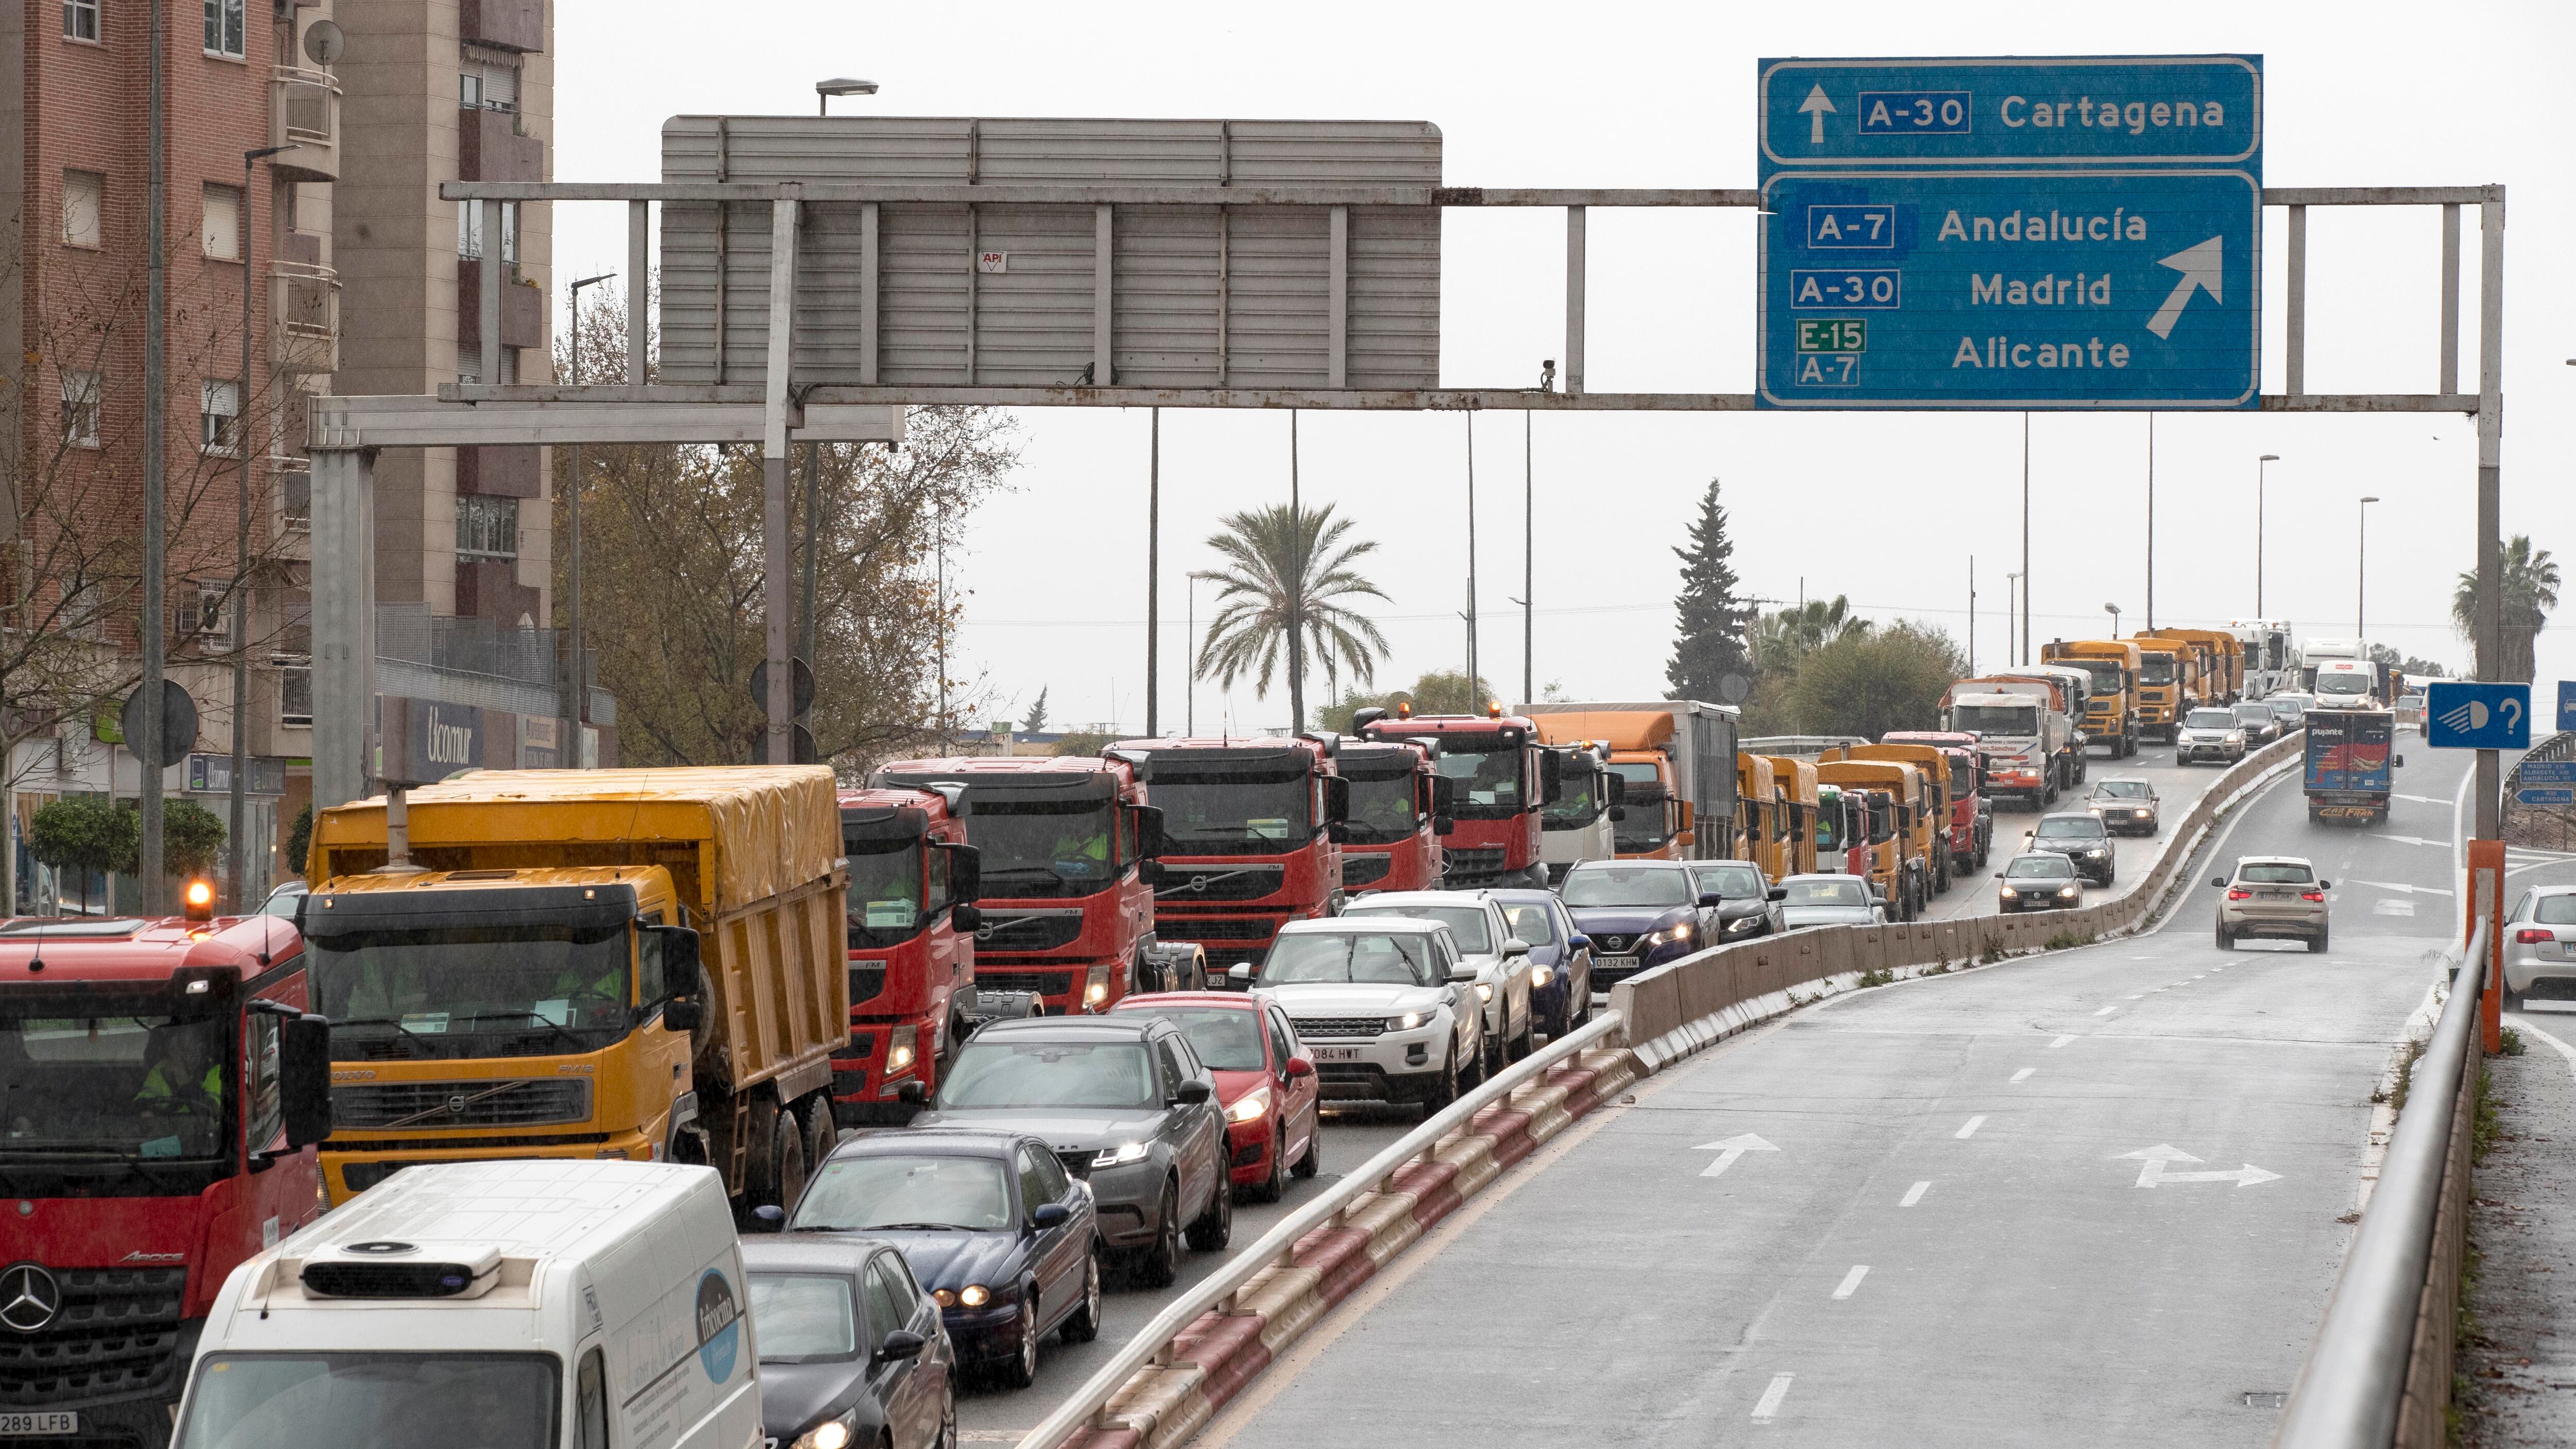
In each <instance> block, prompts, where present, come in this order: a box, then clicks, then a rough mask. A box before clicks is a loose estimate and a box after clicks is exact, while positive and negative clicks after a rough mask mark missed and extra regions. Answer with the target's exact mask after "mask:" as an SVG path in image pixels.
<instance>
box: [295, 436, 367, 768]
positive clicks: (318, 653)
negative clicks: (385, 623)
mask: <svg viewBox="0 0 2576 1449" xmlns="http://www.w3.org/2000/svg"><path fill="white" fill-rule="evenodd" d="M312 454H313V523H312V535H311V537H312V547H313V575H312V598H313V605H312V607H313V623H312V628H313V808H314V810H315V811H316V812H320V811H323V810H328V809H330V808H331V807H332V806H334V805H341V804H345V803H347V802H349V801H351V800H360V799H364V798H365V797H366V796H367V795H369V794H371V793H372V788H371V786H372V782H373V780H374V776H375V771H374V769H373V768H372V762H371V760H370V758H369V757H370V755H371V754H372V749H371V745H372V742H373V738H374V734H375V730H374V725H375V718H374V709H375V698H376V687H375V685H376V681H375V660H376V484H375V454H374V452H373V451H372V450H370V449H365V448H331V447H315V448H314V449H312Z"/></svg>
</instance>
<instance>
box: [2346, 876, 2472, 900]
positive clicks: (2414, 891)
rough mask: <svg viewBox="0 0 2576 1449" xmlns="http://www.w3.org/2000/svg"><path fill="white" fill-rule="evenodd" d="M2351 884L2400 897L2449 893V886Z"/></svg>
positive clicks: (2392, 882) (2393, 882)
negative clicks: (2391, 892) (2393, 892)
mask: <svg viewBox="0 0 2576 1449" xmlns="http://www.w3.org/2000/svg"><path fill="white" fill-rule="evenodd" d="M2353 884H2354V885H2357V886H2368V887H2370V888H2371V889H2372V890H2380V891H2395V892H2397V893H2398V894H2399V895H2401V896H2447V895H2449V894H2450V893H2451V888H2450V887H2449V886H2427V885H2408V884H2407V883H2406V882H2404V881H2397V880H2356V881H2354V882H2353ZM2337 894H2341V892H2337Z"/></svg>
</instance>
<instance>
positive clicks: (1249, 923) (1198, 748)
mask: <svg viewBox="0 0 2576 1449" xmlns="http://www.w3.org/2000/svg"><path fill="white" fill-rule="evenodd" d="M1340 753H1341V736H1339V735H1330V734H1306V735H1299V736H1297V737H1295V738H1293V739H1276V738H1269V737H1263V738H1253V739H1236V738H1233V737H1231V736H1228V737H1223V738H1214V739H1210V738H1205V737H1201V738H1194V739H1159V740H1121V741H1119V742H1118V743H1116V744H1114V745H1111V746H1109V747H1108V748H1107V749H1104V750H1102V751H1101V754H1102V755H1104V756H1106V757H1107V758H1109V759H1111V760H1116V761H1122V762H1124V763H1126V764H1128V765H1130V766H1132V767H1133V768H1134V769H1135V770H1136V772H1137V775H1138V777H1139V778H1141V779H1142V780H1143V781H1144V782H1145V798H1146V799H1148V800H1150V801H1152V802H1153V804H1154V808H1155V809H1157V810H1159V811H1160V812H1162V830H1163V842H1164V852H1163V855H1162V861H1161V864H1162V870H1161V877H1162V879H1161V881H1160V883H1159V884H1158V885H1157V886H1156V887H1155V890H1154V931H1155V934H1156V936H1157V937H1159V938H1160V939H1161V940H1162V941H1164V942H1165V943H1167V944H1168V943H1178V942H1184V941H1187V942H1193V943H1196V944H1197V945H1199V946H1200V947H1202V948H1204V949H1205V951H1206V953H1207V962H1208V966H1209V972H1210V974H1211V976H1213V975H1214V974H1215V973H1216V972H1218V971H1222V970H1224V969H1227V968H1229V967H1231V966H1233V965H1235V964H1236V963H1239V962H1250V963H1252V964H1254V965H1256V966H1257V965H1259V964H1260V963H1261V961H1262V959H1263V958H1264V957H1266V956H1268V955H1269V954H1270V942H1271V940H1272V939H1273V938H1274V937H1276V936H1277V935H1278V934H1279V928H1280V927H1281V926H1282V925H1284V924H1286V923H1287V922H1289V921H1302V920H1313V919H1316V918H1318V917H1322V916H1331V915H1338V914H1340V912H1341V909H1342V901H1343V894H1342V847H1341V840H1342V835H1343V832H1344V825H1343V822H1344V821H1345V819H1346V818H1347V817H1348V815H1349V812H1350V799H1351V797H1350V790H1351V787H1350V782H1348V781H1346V780H1344V779H1342V778H1341V776H1340V775H1339V774H1338V773H1336V772H1335V769H1334V757H1335V756H1336V755H1338V754H1340Z"/></svg>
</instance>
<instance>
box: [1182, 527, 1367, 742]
mask: <svg viewBox="0 0 2576 1449" xmlns="http://www.w3.org/2000/svg"><path fill="white" fill-rule="evenodd" d="M1224 524H1225V526H1224V530H1223V531H1222V532H1219V533H1216V534H1214V535H1211V536H1210V537H1209V539H1208V547H1210V548H1212V549H1215V550H1216V551H1217V553H1218V554H1219V555H1221V556H1222V557H1223V558H1224V560H1225V566H1224V567H1222V568H1219V569H1213V570H1210V571H1209V572H1208V573H1207V574H1206V575H1204V577H1206V578H1207V579H1209V580H1210V581H1212V582H1214V583H1215V584H1216V585H1217V596H1216V603H1217V611H1216V617H1214V618H1212V619H1210V620H1208V626H1207V633H1206V634H1205V635H1204V636H1203V641H1204V642H1202V643H1201V645H1200V647H1199V657H1198V663H1197V665H1196V667H1195V670H1194V672H1195V673H1196V675H1197V677H1199V678H1201V679H1207V678H1211V677H1213V678H1214V679H1215V680H1216V681H1217V683H1218V684H1220V685H1224V686H1231V685H1232V684H1233V683H1234V682H1235V681H1236V680H1237V679H1240V678H1242V677H1243V676H1245V675H1247V674H1248V675H1251V676H1252V686H1253V691H1254V692H1255V693H1256V694H1260V695H1263V696H1267V695H1268V694H1269V693H1270V680H1271V676H1272V674H1273V673H1274V672H1277V671H1278V669H1279V666H1280V664H1281V659H1280V656H1281V655H1282V654H1285V653H1287V652H1288V642H1289V637H1288V626H1289V619H1290V606H1291V604H1292V603H1293V604H1294V606H1295V610H1296V620H1297V625H1298V629H1297V632H1298V634H1299V636H1300V637H1301V639H1302V640H1303V644H1304V647H1303V648H1302V649H1300V650H1299V651H1298V652H1299V653H1300V654H1301V655H1302V656H1303V657H1302V658H1301V659H1299V660H1298V664H1299V665H1300V666H1303V665H1304V664H1305V663H1307V662H1308V661H1317V660H1320V661H1321V662H1322V664H1323V666H1324V678H1325V680H1326V681H1327V682H1328V683H1331V684H1335V685H1338V684H1339V682H1340V680H1341V677H1342V674H1343V673H1344V672H1345V671H1347V672H1348V673H1349V674H1350V676H1351V678H1352V679H1353V680H1354V681H1356V682H1358V683H1361V684H1366V683H1368V682H1369V681H1370V679H1371V678H1372V677H1374V676H1375V674H1376V673H1377V661H1378V660H1379V659H1381V658H1383V657H1385V655H1386V652H1387V643H1386V636H1385V635H1384V634H1382V633H1379V632H1378V627H1377V625H1376V624H1374V623H1372V622H1370V621H1369V619H1368V618H1366V617H1365V616H1363V615H1361V614H1358V613H1355V612H1353V611H1352V610H1351V609H1350V607H1349V606H1348V601H1351V600H1356V599H1362V598H1369V599H1384V598H1385V597H1386V594H1385V593H1384V591H1382V590H1380V589H1379V588H1378V586H1377V585H1375V584H1373V583H1370V582H1369V581H1368V580H1367V579H1366V578H1363V577H1361V575H1360V574H1359V572H1358V571H1357V570H1356V569H1354V568H1353V567H1352V565H1353V564H1354V563H1356V562H1357V561H1358V560H1359V559H1360V558H1361V557H1362V556H1364V555H1367V554H1370V553H1374V552H1376V551H1377V545H1376V544H1375V543H1370V542H1356V543H1350V542H1344V541H1343V537H1342V536H1343V535H1344V534H1346V533H1348V532H1349V531H1350V527H1351V521H1350V520H1349V519H1347V518H1335V517H1333V505H1331V504H1329V503H1327V504H1325V505H1324V506H1323V507H1321V508H1309V509H1305V510H1303V511H1302V513H1301V514H1300V516H1299V517H1298V518H1296V519H1295V521H1294V522H1293V523H1292V522H1291V520H1290V517H1289V512H1288V506H1287V505H1286V504H1273V505H1271V506H1269V507H1267V508H1255V509H1247V510H1245V511H1244V512H1241V513H1232V514H1228V515H1226V518H1225V520H1224ZM1287 672H1288V676H1289V678H1288V713H1289V716H1290V718H1291V719H1292V720H1293V721H1294V723H1295V727H1296V728H1297V729H1298V730H1303V729H1305V727H1306V681H1305V680H1304V678H1302V677H1301V676H1302V673H1303V670H1302V667H1300V668H1295V669H1290V670H1289V671H1287Z"/></svg>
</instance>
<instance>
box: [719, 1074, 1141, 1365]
mask: <svg viewBox="0 0 2576 1449" xmlns="http://www.w3.org/2000/svg"><path fill="white" fill-rule="evenodd" d="M1126 1050H1128V1051H1130V1052H1134V1051H1135V1048H1133V1047H1129V1048H1126ZM920 1223H928V1224H931V1225H933V1226H935V1227H948V1228H967V1229H971V1230H972V1231H975V1232H979V1233H994V1232H1002V1231H1004V1230H1006V1229H1008V1228H1009V1227H1010V1226H1011V1189H1010V1184H1009V1183H1008V1182H1007V1181H1006V1180H1005V1179H1004V1177H1003V1168H1002V1162H1001V1159H999V1158H995V1157H983V1156H961V1155H957V1154H950V1153H931V1152H925V1153H921V1154H919V1155H918V1156H894V1155H891V1154H889V1155H887V1156H883V1157H841V1158H835V1159H833V1160H832V1161H830V1162H826V1163H824V1164H823V1167H822V1170H821V1171H818V1172H816V1173H815V1174H814V1181H813V1183H812V1184H811V1185H810V1186H808V1187H807V1188H806V1189H805V1197H804V1200H803V1201H801V1202H799V1203H798V1204H797V1205H796V1216H795V1218H794V1219H793V1220H792V1221H790V1222H789V1223H788V1226H789V1227H791V1228H808V1229H814V1228H832V1229H839V1230H842V1231H845V1232H860V1231H864V1230H866V1229H869V1228H892V1227H897V1226H901V1225H905V1224H920ZM752 1281H753V1282H754V1283H755V1284H756V1283H758V1282H759V1280H758V1279H757V1278H755V1279H753V1280H752ZM751 1301H752V1312H753V1315H754V1316H755V1317H757V1316H758V1314H759V1311H760V1293H759V1290H758V1289H757V1288H756V1287H755V1288H754V1289H753V1291H752V1300H751ZM770 1331H771V1330H770V1327H769V1325H768V1323H766V1322H763V1323H762V1324H761V1325H760V1348H761V1357H763V1358H767V1357H769V1356H770V1353H769V1351H770V1349H771V1348H772V1347H773V1345H772V1344H771V1343H770ZM800 1351H805V1352H810V1351H811V1350H800Z"/></svg>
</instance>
